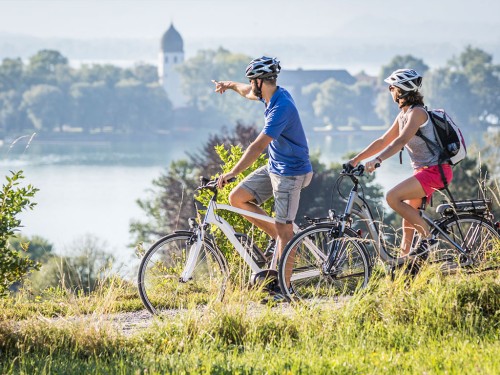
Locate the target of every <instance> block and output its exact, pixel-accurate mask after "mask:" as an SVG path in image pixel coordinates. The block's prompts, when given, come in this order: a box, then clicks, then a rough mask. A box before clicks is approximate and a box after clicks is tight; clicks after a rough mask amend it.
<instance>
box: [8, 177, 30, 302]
mask: <svg viewBox="0 0 500 375" xmlns="http://www.w3.org/2000/svg"><path fill="white" fill-rule="evenodd" d="M23 178H24V176H23V174H22V171H18V172H11V176H6V179H7V183H6V184H5V185H3V186H2V189H1V190H0V275H1V276H0V296H4V295H5V294H7V292H8V290H9V287H10V286H11V285H13V284H14V283H16V282H20V281H21V280H22V279H23V278H24V277H25V276H26V275H27V274H28V273H29V272H30V271H31V270H32V269H36V268H38V263H36V262H34V261H33V260H31V259H29V258H28V257H27V256H25V255H24V254H22V253H21V252H20V251H17V250H16V249H15V248H14V247H12V246H11V245H10V243H9V239H10V238H11V237H13V236H14V233H15V231H16V229H17V228H19V227H20V226H21V220H20V219H18V218H17V215H18V214H19V213H20V212H21V211H23V210H25V209H30V210H31V209H33V207H34V206H35V204H36V203H32V202H31V198H33V197H34V195H35V193H36V192H37V191H38V189H36V188H34V187H33V186H31V185H28V186H26V187H21V186H20V183H21V180H22V179H23Z"/></svg>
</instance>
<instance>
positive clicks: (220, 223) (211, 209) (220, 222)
mask: <svg viewBox="0 0 500 375" xmlns="http://www.w3.org/2000/svg"><path fill="white" fill-rule="evenodd" d="M218 210H225V211H230V212H234V213H236V214H239V215H243V216H248V217H252V218H254V219H258V220H262V221H266V222H268V223H276V221H275V219H274V218H272V217H270V216H267V215H262V214H258V213H255V212H251V211H247V210H243V209H241V208H237V207H233V206H229V205H227V204H217V203H216V202H215V200H214V197H212V198H211V199H210V202H209V204H208V207H207V211H206V213H205V217H204V219H203V222H202V224H201V225H200V227H199V230H198V233H197V240H196V242H195V243H193V245H191V248H190V251H189V256H188V259H187V261H186V265H185V268H184V271H183V272H182V274H181V281H184V282H186V281H188V280H189V279H190V277H191V276H192V273H193V270H194V268H195V266H196V259H198V256H199V253H200V251H201V249H202V247H203V239H204V238H205V235H206V228H207V227H208V225H209V224H210V225H215V226H216V227H217V228H219V229H220V230H221V231H222V233H224V235H225V236H226V237H227V239H228V240H229V242H231V244H232V245H233V247H234V248H235V249H236V251H237V252H238V254H239V255H240V256H241V257H242V259H243V261H244V262H245V263H247V264H248V266H249V267H250V268H251V269H252V271H253V272H255V273H257V272H260V271H263V270H264V269H263V268H260V267H259V266H258V265H257V264H256V263H255V261H254V260H253V259H252V257H251V255H250V253H249V252H248V251H247V250H246V249H245V247H244V246H243V245H242V244H241V242H240V241H239V240H238V239H237V238H236V236H235V233H236V231H235V230H234V228H233V227H232V226H231V224H229V223H228V222H227V221H226V220H224V219H223V218H222V217H220V216H219V215H217V213H216V212H217V211H218ZM293 230H294V232H297V231H298V230H299V227H298V225H297V224H295V223H293ZM277 256H278V254H277V251H275V252H274V254H273V258H272V260H271V269H272V270H276V266H277V262H278V258H277Z"/></svg>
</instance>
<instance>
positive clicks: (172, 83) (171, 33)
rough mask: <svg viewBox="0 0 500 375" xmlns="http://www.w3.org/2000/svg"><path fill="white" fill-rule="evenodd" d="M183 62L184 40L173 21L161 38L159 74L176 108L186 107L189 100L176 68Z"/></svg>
mask: <svg viewBox="0 0 500 375" xmlns="http://www.w3.org/2000/svg"><path fill="white" fill-rule="evenodd" d="M183 62H184V42H183V40H182V37H181V34H179V32H178V31H177V30H176V29H175V27H174V24H173V23H172V24H170V27H169V29H168V30H167V31H166V32H165V34H163V37H162V39H161V49H160V56H159V62H158V76H159V78H160V84H161V85H162V86H163V88H164V89H165V91H166V92H167V95H168V98H169V99H170V101H171V102H172V105H173V107H174V109H176V108H182V107H184V106H185V105H186V102H187V100H186V97H185V96H184V95H183V94H182V89H181V81H180V74H179V72H177V69H176V68H177V67H178V66H179V65H181V64H182V63H183Z"/></svg>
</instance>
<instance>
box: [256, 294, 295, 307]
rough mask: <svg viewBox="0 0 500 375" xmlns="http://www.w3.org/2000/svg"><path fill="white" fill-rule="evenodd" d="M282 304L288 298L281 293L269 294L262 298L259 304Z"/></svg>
mask: <svg viewBox="0 0 500 375" xmlns="http://www.w3.org/2000/svg"><path fill="white" fill-rule="evenodd" d="M284 302H288V298H286V297H285V296H284V295H283V294H281V293H270V294H269V295H268V296H266V297H264V298H262V300H261V301H260V303H261V304H263V305H268V304H278V303H284Z"/></svg>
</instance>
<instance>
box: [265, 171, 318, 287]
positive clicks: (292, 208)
mask: <svg viewBox="0 0 500 375" xmlns="http://www.w3.org/2000/svg"><path fill="white" fill-rule="evenodd" d="M311 180H312V172H311V173H308V174H306V175H301V176H294V177H281V176H277V175H271V181H272V182H273V194H274V202H275V206H276V229H277V232H278V244H277V250H278V259H279V258H281V256H282V255H283V250H284V249H285V247H286V245H287V244H288V242H289V241H290V240H291V239H292V238H293V235H294V233H293V221H294V220H295V216H296V214H297V211H298V208H299V201H300V192H301V190H302V189H303V188H305V187H307V186H308V185H309V184H310V182H311ZM295 252H296V249H292V250H291V252H290V256H289V257H288V259H287V263H286V265H285V283H286V284H287V285H289V284H290V277H291V275H292V269H293V262H294V260H295Z"/></svg>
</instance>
